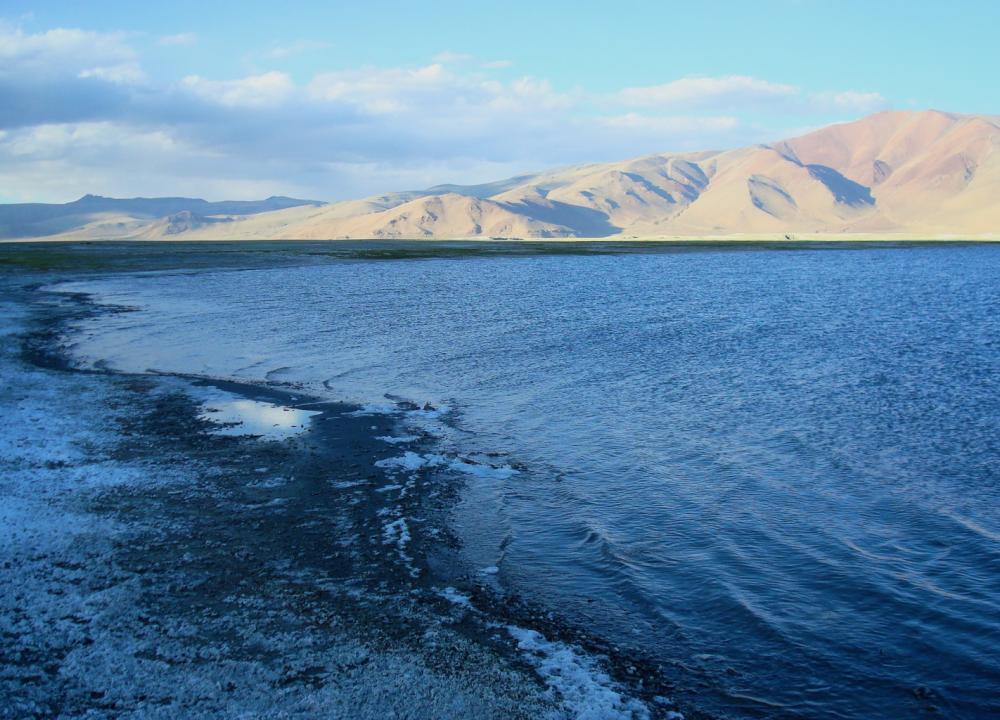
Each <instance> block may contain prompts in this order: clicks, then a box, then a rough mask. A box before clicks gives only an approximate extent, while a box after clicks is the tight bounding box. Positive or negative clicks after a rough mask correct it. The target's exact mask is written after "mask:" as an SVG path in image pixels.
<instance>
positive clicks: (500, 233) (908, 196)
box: [0, 110, 1000, 239]
mask: <svg viewBox="0 0 1000 720" xmlns="http://www.w3.org/2000/svg"><path fill="white" fill-rule="evenodd" d="M183 213H188V214H183ZM109 218H110V219H109ZM116 233H117V234H116ZM0 234H2V236H5V237H23V236H36V237H37V236H57V237H67V238H70V237H165V236H166V235H167V234H169V235H170V236H171V237H176V238H186V239H197V238H218V239H223V238H232V239H239V238H243V237H248V238H310V239H323V238H456V237H609V236H615V235H621V236H628V237H706V236H725V235H760V236H776V237H786V236H787V237H792V236H795V235H797V234H831V235H872V234H889V235H892V234H897V235H907V236H910V237H917V236H920V237H928V236H938V235H948V236H960V235H990V234H993V235H996V236H1000V118H998V117H997V116H989V115H963V114H958V113H948V112H944V111H941V110H885V111H882V112H878V113H875V114H873V115H870V116H868V117H865V118H861V119H859V120H855V121H852V122H846V123H838V124H834V125H829V126H826V127H822V128H819V129H816V130H813V131H811V132H808V133H805V134H802V135H799V136H797V137H793V138H790V139H787V140H782V141H780V142H775V143H769V144H760V145H752V146H748V147H744V148H737V149H733V150H727V151H722V152H715V151H705V152H682V153H658V154H654V155H647V156H643V157H638V158H631V159H629V160H623V161H620V162H611V163H590V164H586V165H578V166H573V167H565V168H559V169H556V170H550V171H546V172H540V173H532V174H524V175H519V176H516V177H512V178H508V179H506V180H499V181H496V182H491V183H480V184H476V185H451V184H444V185H437V186H434V187H431V188H428V189H425V190H415V191H407V192H389V193H383V194H379V195H376V196H373V197H369V198H365V199H361V200H351V201H345V202H338V203H332V204H329V205H324V204H323V203H318V202H315V201H307V200H296V199H294V198H286V197H283V196H271V197H269V198H267V199H266V200H261V201H228V202H221V203H210V202H207V201H205V200H197V199H185V198H133V199H131V200H120V199H114V198H106V197H101V196H99V195H85V196H84V197H83V198H81V199H80V200H78V201H76V202H74V203H67V204H66V205H8V206H0Z"/></svg>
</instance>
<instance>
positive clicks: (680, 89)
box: [613, 75, 886, 113]
mask: <svg viewBox="0 0 1000 720" xmlns="http://www.w3.org/2000/svg"><path fill="white" fill-rule="evenodd" d="M613 101H615V102H618V103H621V104H622V105H625V106H629V107H641V108H663V109H670V110H672V111H674V112H677V111H682V110H711V109H720V108H721V109H742V110H746V109H756V108H769V109H771V110H775V109H779V110H782V111H786V112H798V113H807V112H838V111H840V112H871V111H872V110H876V109H879V108H882V107H885V105H886V101H885V98H883V97H882V96H881V95H880V94H879V93H874V92H859V91H856V90H847V91H838V92H818V93H807V92H805V91H803V90H802V89H801V88H799V87H796V86H795V85H789V84H786V83H776V82H771V81H769V80H762V79H761V78H755V77H751V76H749V75H724V76H720V77H700V76H699V77H687V78H681V79H679V80H674V81H672V82H668V83H664V84H662V85H650V86H645V87H630V88H625V89H624V90H621V91H620V92H618V93H617V94H615V95H614V96H613Z"/></svg>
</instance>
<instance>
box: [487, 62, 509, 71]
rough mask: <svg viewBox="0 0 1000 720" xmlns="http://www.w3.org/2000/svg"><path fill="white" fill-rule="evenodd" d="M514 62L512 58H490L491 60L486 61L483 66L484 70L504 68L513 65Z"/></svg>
mask: <svg viewBox="0 0 1000 720" xmlns="http://www.w3.org/2000/svg"><path fill="white" fill-rule="evenodd" d="M513 64H514V62H513V61H512V60H490V61H489V62H484V63H483V64H482V67H483V69H484V70H502V69H504V68H509V67H511V66H512V65H513Z"/></svg>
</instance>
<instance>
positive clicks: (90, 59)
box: [0, 21, 138, 78]
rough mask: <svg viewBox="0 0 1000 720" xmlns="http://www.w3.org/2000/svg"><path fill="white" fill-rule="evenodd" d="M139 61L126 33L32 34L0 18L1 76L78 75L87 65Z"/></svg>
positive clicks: (63, 31) (65, 31)
mask: <svg viewBox="0 0 1000 720" xmlns="http://www.w3.org/2000/svg"><path fill="white" fill-rule="evenodd" d="M137 60H138V56H137V55H136V53H135V51H134V50H133V49H132V48H131V47H129V45H128V44H127V43H126V42H125V35H124V34H123V33H98V32H90V31H87V30H77V29H72V28H55V29H52V30H47V31H45V32H42V33H35V34H30V33H25V32H24V31H23V30H21V28H18V27H14V26H11V25H9V24H7V23H5V22H3V21H0V76H2V75H18V74H20V75H24V74H31V75H32V76H34V77H41V78H45V77H53V76H59V75H77V74H78V73H80V72H81V71H83V70H86V69H88V68H90V69H92V70H93V69H98V68H109V67H117V66H122V65H129V64H134V63H136V62H137Z"/></svg>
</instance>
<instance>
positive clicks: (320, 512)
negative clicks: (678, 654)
mask: <svg viewBox="0 0 1000 720" xmlns="http://www.w3.org/2000/svg"><path fill="white" fill-rule="evenodd" d="M25 284H26V285H27V283H25ZM40 292H41V291H40V289H39V285H38V284H35V285H34V286H33V287H31V288H29V289H28V290H27V291H25V294H26V295H27V296H30V297H33V298H34V299H35V302H33V303H32V302H31V301H30V299H28V300H25V302H28V303H29V306H30V307H29V311H31V312H34V313H38V312H39V306H38V303H37V299H38V298H39V293H40ZM53 294H54V293H53ZM107 311H114V309H110V308H98V307H96V306H94V305H93V304H92V303H91V302H90V300H89V298H88V297H87V296H85V295H80V294H77V295H71V296H64V298H63V300H59V301H58V302H57V303H56V304H55V305H50V306H49V307H47V308H44V309H42V310H41V315H40V316H38V315H36V317H35V318H33V319H32V321H31V323H32V324H33V325H34V327H33V329H32V331H31V332H29V333H28V335H27V336H25V337H24V338H23V341H24V344H23V347H22V348H21V349H20V351H19V357H20V359H21V362H24V363H26V364H28V365H29V366H31V367H33V368H34V370H33V371H32V372H39V373H43V374H52V375H53V377H60V378H61V379H63V380H66V379H68V380H69V381H70V382H72V383H78V384H80V385H82V386H84V387H92V386H106V388H107V389H109V390H110V395H111V400H112V402H113V404H116V405H117V406H119V407H124V408H127V410H126V412H125V415H124V416H123V417H122V418H119V419H116V420H115V423H116V425H117V431H116V428H111V430H112V435H113V439H112V440H111V441H110V442H111V447H110V448H109V449H108V450H106V451H104V452H103V453H99V457H97V458H89V459H87V460H86V462H85V464H86V463H97V465H98V466H99V465H100V463H102V462H107V461H108V458H112V459H115V460H118V461H126V462H131V463H136V464H138V465H139V466H142V467H147V466H148V467H152V468H154V471H155V468H158V467H160V466H162V465H166V466H170V467H177V466H179V467H182V468H187V469H188V470H190V471H192V472H193V474H192V476H191V477H189V478H187V480H186V481H185V482H184V483H181V487H171V486H169V485H166V486H164V485H160V484H158V483H153V484H151V485H148V486H144V485H143V484H141V483H140V484H138V485H136V484H127V485H126V486H124V487H119V488H116V489H115V490H114V491H112V492H110V493H107V494H105V493H103V492H100V493H97V494H96V495H95V496H93V497H88V498H87V499H86V500H85V503H84V504H85V505H88V506H89V510H88V512H91V513H93V514H95V515H98V516H101V517H112V518H114V519H115V520H116V521H117V522H120V523H123V524H124V526H125V528H126V532H127V534H128V535H130V536H132V537H131V540H130V541H129V542H128V543H127V544H125V545H123V546H118V547H116V549H115V550H114V552H113V554H114V563H113V564H114V565H115V568H116V572H118V573H120V574H121V575H122V576H123V577H127V578H128V579H127V582H130V583H140V584H145V585H152V586H153V587H154V588H155V587H160V588H170V589H171V591H170V592H167V593H166V594H164V595H162V596H160V597H153V595H156V593H152V594H148V593H147V594H143V596H142V601H141V603H139V604H144V605H147V606H148V607H146V609H145V610H144V611H143V612H138V613H137V615H136V617H137V618H138V617H146V618H148V619H150V620H151V621H152V622H153V623H154V624H157V623H161V621H162V622H168V621H169V622H176V623H179V624H180V625H181V626H184V627H188V628H189V629H190V626H192V625H193V626H194V627H195V628H197V633H196V635H197V636H198V637H199V638H200V640H199V643H197V644H200V645H205V644H207V645H208V646H209V647H210V648H214V649H213V650H212V651H211V652H213V653H219V652H222V653H223V654H225V652H226V651H225V649H224V648H223V646H222V645H220V643H221V642H222V638H224V637H225V638H230V637H231V636H232V633H233V632H234V627H232V626H231V625H230V622H231V621H230V616H233V617H236V616H240V615H242V616H244V619H248V620H250V621H251V622H254V623H261V622H262V623H264V624H268V623H273V622H275V618H276V617H278V616H281V618H282V619H281V621H280V623H279V624H281V625H289V624H290V625H291V626H293V627H297V628H298V630H297V631H296V632H298V633H299V634H303V633H304V635H303V637H304V638H307V639H310V640H309V642H312V643H316V642H318V643H320V644H325V645H327V646H328V651H329V652H331V653H333V654H337V653H342V652H346V651H347V650H345V648H348V649H349V651H350V652H351V653H357V652H362V650H358V647H362V648H363V649H364V648H367V650H364V651H366V652H370V651H374V652H375V655H376V656H378V657H379V658H381V659H382V660H384V661H386V662H388V659H392V658H396V656H397V655H398V654H399V653H401V652H402V653H403V655H404V656H405V658H406V659H407V660H406V661H407V662H408V663H410V665H408V666H407V667H410V666H411V665H412V667H411V670H413V668H416V669H415V670H413V671H414V672H417V671H419V672H423V671H425V670H426V671H428V672H431V673H432V675H433V677H434V678H437V680H433V679H432V680H426V681H418V682H417V685H419V684H420V682H430V683H431V684H433V683H434V682H439V683H445V685H441V686H440V688H439V689H440V691H441V692H443V693H444V695H447V694H448V692H449V691H448V690H446V689H444V688H445V686H446V685H447V683H448V682H452V681H455V682H456V685H455V686H454V687H453V688H452V690H453V691H454V692H456V693H458V692H472V693H473V695H474V696H475V698H478V700H476V703H483V707H482V709H481V710H479V711H477V714H483V713H484V712H485V714H487V716H493V713H499V714H498V715H497V716H502V717H507V716H509V717H517V716H524V717H532V716H535V715H536V713H537V712H540V711H541V710H542V708H544V707H547V708H548V710H550V711H555V712H557V713H558V712H565V713H566V714H567V715H572V712H571V708H570V705H571V704H572V703H573V702H576V703H579V702H597V703H604V705H603V707H604V709H606V710H608V711H609V712H612V711H613V713H614V714H612V715H610V716H611V717H623V718H624V717H650V718H670V717H677V716H678V715H677V714H676V713H677V709H676V706H675V705H674V704H673V703H671V702H669V701H667V700H666V697H667V695H666V694H667V693H669V692H672V691H673V689H674V688H673V686H672V685H671V684H670V683H669V681H668V680H667V679H666V678H665V676H664V673H663V668H662V667H658V666H655V665H653V664H651V663H648V662H645V661H643V660H642V659H641V658H635V657H629V656H626V655H624V654H622V653H618V652H617V651H616V648H614V647H613V646H612V645H610V644H609V643H605V642H603V641H601V640H600V639H599V638H592V637H588V636H587V635H586V634H585V633H583V632H581V631H579V630H578V629H574V628H573V627H572V626H571V625H569V624H567V623H565V622H563V621H561V620H559V619H557V618H554V617H551V616H550V615H549V614H547V613H546V612H544V611H543V610H542V609H539V608H535V607H533V606H532V605H531V604H530V603H529V602H526V601H524V600H523V599H520V598H516V597H512V596H509V595H505V594H503V593H502V592H497V591H495V590H492V589H490V588H489V587H488V586H487V585H485V584H484V583H482V582H477V581H476V579H475V577H474V576H472V575H471V574H469V573H465V574H463V573H462V571H461V570H460V569H458V567H457V555H456V553H457V542H458V541H457V538H454V537H453V536H450V534H449V530H448V527H447V512H448V509H449V507H450V506H451V503H452V502H454V498H455V497H457V494H458V493H460V492H461V483H462V480H461V479H460V478H453V479H452V480H451V481H450V482H445V483H442V477H441V474H440V473H435V472H431V471H430V470H431V469H424V470H420V469H418V470H416V471H415V472H413V473H409V474H408V476H407V478H406V485H408V486H409V487H406V489H405V490H404V488H403V487H401V486H400V482H399V481H400V478H399V475H398V473H394V472H392V471H391V470H390V469H388V468H391V467H392V465H391V464H388V465H387V464H385V461H386V460H387V459H392V458H395V457H398V456H399V454H400V452H403V451H407V450H408V449H409V450H410V451H419V452H427V451H428V450H429V449H431V448H430V446H429V445H428V443H429V442H432V441H429V440H428V439H427V438H417V439H415V440H414V441H411V442H410V443H403V444H397V443H387V442H385V441H384V440H380V438H384V437H387V436H388V437H392V436H393V435H398V434H400V429H401V428H400V426H401V423H402V421H403V417H404V415H405V408H400V411H399V412H397V413H392V414H364V413H363V412H360V411H361V410H362V409H361V408H358V407H356V406H353V405H348V404H344V403H337V402H329V401H325V400H322V399H320V398H313V397H310V396H306V395H304V394H303V393H301V392H299V391H297V390H296V388H295V386H293V385H287V384H282V383H268V384H256V383H245V382H238V381H231V380H224V379H208V378H199V377H191V376H178V375H155V374H140V375H130V374H126V373H118V372H114V371H110V370H106V369H95V370H80V369H78V368H74V367H73V366H72V363H70V362H69V360H68V357H67V356H66V354H65V348H62V347H59V346H58V345H57V341H58V338H59V337H60V336H61V331H62V328H63V326H64V323H65V321H66V320H67V319H68V318H70V317H81V316H82V314H84V313H93V312H107ZM39 323H40V324H39ZM190 386H196V387H197V386H200V387H206V386H207V387H210V388H214V389H215V390H218V391H221V392H224V393H229V394H231V395H233V396H235V397H239V398H243V399H245V400H250V401H256V402H266V403H271V404H273V405H276V406H278V407H289V408H305V407H307V406H308V408H309V410H311V411H315V412H317V413H318V414H316V415H314V416H313V417H312V418H310V422H309V429H308V430H307V431H306V432H302V433H300V434H298V435H296V436H294V437H292V438H290V439H288V440H285V441H283V442H280V443H278V442H267V441H263V440H259V439H257V438H254V437H252V436H242V435H236V436H223V435H217V434H214V433H213V432H211V431H212V426H211V425H212V424H211V422H210V421H208V420H205V419H204V415H203V413H202V414H199V406H198V403H197V401H196V400H195V398H194V397H193V396H192V394H191V393H190ZM57 411H58V410H57ZM70 415H72V413H70ZM70 420H72V418H70ZM289 469H291V472H289ZM332 475H335V476H336V478H335V479H334V478H332ZM401 490H404V491H403V492H400V491H401ZM163 518H167V519H168V520H169V521H168V522H166V523H165V524H164V522H163ZM404 518H406V519H417V518H419V519H421V521H420V522H415V521H411V522H409V524H408V525H406V524H404V525H402V526H398V525H397V528H398V527H405V528H406V534H405V541H403V536H402V533H396V534H395V535H394V536H393V537H389V535H388V532H389V531H388V530H387V528H388V527H389V526H392V525H394V524H395V523H397V522H398V521H399V520H402V519H404ZM137 528H139V529H137ZM143 528H144V529H143ZM179 528H186V530H185V531H184V532H179V531H178V530H179ZM192 530H195V531H192ZM144 537H145V538H147V539H145V540H143V538H144ZM111 540H112V542H113V544H116V543H115V542H114V540H113V538H111ZM16 559H17V558H16V550H15V560H16ZM77 561H78V559H77V560H73V561H72V562H74V563H76V562H77ZM234 561H235V562H234ZM432 565H433V566H437V567H433V566H432ZM81 567H82V568H83V570H84V572H89V571H92V568H88V566H87V563H83V564H82V565H81ZM42 569H44V568H42ZM98 574H100V573H98ZM446 577H447V581H448V582H449V584H447V585H445V578H446ZM178 587H179V588H181V590H180V591H177V590H176V589H174V588H178ZM268 587H270V588H271V590H270V591H267V592H264V593H263V595H262V594H261V593H262V591H263V589H264V588H268ZM60 591H61V592H66V589H65V588H61V589H60ZM234 596H235V597H242V598H243V599H244V602H243V605H242V606H241V605H240V603H237V604H236V605H233V600H232V598H233V597H234ZM273 598H279V599H280V603H279V606H277V607H276V606H274V602H273ZM247 600H249V601H250V602H249V607H251V608H255V609H254V610H253V611H251V612H250V615H249V617H247V616H246V607H247V604H246V601H247ZM288 606H294V607H295V608H296V610H295V611H294V612H292V614H291V615H288ZM201 613H207V617H200V616H199V615H200V614H201ZM126 615H127V613H126ZM83 621H84V622H85V623H89V622H90V619H88V618H83ZM123 622H124V626H123V630H124V631H125V632H126V633H128V632H135V633H147V626H148V624H149V621H143V620H136V621H135V623H133V624H131V625H130V623H129V622H128V621H123ZM136 623H137V624H136ZM316 623H319V625H317V624H316ZM319 628H322V629H319ZM333 628H337V631H335V632H334V631H332V629H333ZM504 628H506V629H507V632H506V633H505V632H503V630H504ZM515 631H516V632H515ZM428 633H431V634H432V637H433V638H434V640H433V641H432V642H431V643H430V644H428V642H427V637H428ZM153 634H154V635H155V634H156V633H155V632H154V633H153ZM249 640H253V642H259V638H250V639H249ZM226 642H227V643H228V642H231V640H227V641H226ZM252 644H253V643H252V642H249V641H248V639H245V642H244V643H243V644H242V645H241V648H242V649H241V651H240V652H241V653H242V655H240V658H239V662H241V663H244V664H245V663H248V662H249V663H251V664H254V663H256V664H260V663H264V665H265V666H266V665H267V664H268V662H267V661H266V660H262V659H261V657H263V656H259V655H255V652H254V651H253V649H252V648H251V645H252ZM184 645H185V643H181V646H182V647H177V648H175V651H176V653H178V654H179V657H183V655H184V653H185V652H188V651H187V650H184V649H183V646H184ZM87 647H90V646H87ZM446 648H447V649H446ZM68 652H70V653H73V652H84V653H85V652H87V651H86V649H84V648H80V647H77V646H73V647H69V648H68ZM428 653H430V655H428ZM237 654H238V655H239V654H240V653H237ZM270 654H273V653H272V651H269V652H268V653H265V655H270ZM547 654H549V655H553V654H554V655H555V656H560V657H562V658H563V659H564V660H566V658H569V660H568V661H569V662H571V664H572V663H575V666H574V667H570V668H568V670H570V671H573V672H576V673H577V674H578V675H581V676H585V677H587V678H588V679H587V683H590V685H589V686H578V687H568V688H567V687H563V688H560V687H559V685H558V683H559V682H564V680H563V679H562V678H559V677H554V676H552V675H551V674H548V675H547V674H546V672H548V671H546V670H545V667H546V665H545V663H544V662H543V660H544V658H545V657H546V655H547ZM230 660H232V658H230ZM174 662H175V664H176V665H177V666H178V667H180V666H183V665H184V663H183V661H182V660H177V659H176V658H175V661H174ZM308 662H309V663H314V662H317V658H315V657H311V658H309V660H308ZM372 662H373V661H372V660H371V659H369V660H367V661H366V662H365V663H363V664H364V665H366V666H367V665H370V664H371V663H372ZM303 663H305V665H304V667H303V668H301V671H302V672H301V673H300V676H296V678H295V679H292V680H290V681H289V682H290V683H291V685H292V686H296V687H298V686H300V685H301V686H302V687H304V688H306V689H305V690H300V693H304V696H308V695H309V694H310V692H312V694H313V695H316V694H317V693H321V691H322V693H326V694H329V693H331V692H333V690H331V688H335V686H336V687H339V686H338V683H341V684H342V683H343V682H345V679H344V678H341V677H340V675H339V674H338V671H336V670H333V671H331V670H330V668H329V667H326V666H324V667H326V669H325V670H322V671H320V670H317V669H316V668H315V667H314V665H309V664H308V663H307V662H306V661H305V660H303ZM470 667H472V668H474V669H473V670H471V671H470V670H469V668H470ZM469 672H471V673H472V674H471V676H469V675H468V673H469ZM347 675H348V676H350V675H351V673H350V672H348V673H347ZM144 677H145V676H144V675H143V673H142V672H139V676H138V679H133V680H131V681H130V682H131V683H133V684H136V683H139V684H142V682H143V680H142V678H144ZM378 678H382V675H381V674H379V675H378V676H377V678H376V680H377V679H378ZM449 678H450V680H449ZM456 678H458V679H457V681H456V680H455V679H456ZM463 678H464V679H463ZM350 679H351V677H348V678H347V680H350ZM355 679H356V678H355ZM146 680H147V681H148V678H147V679H146ZM371 682H372V678H370V677H367V678H365V679H364V680H363V681H362V682H361V683H360V685H364V684H365V683H369V684H370V683H371ZM392 682H396V680H394V679H389V683H390V684H391V683H392ZM310 686H314V690H312V691H310V690H308V688H309V687H310ZM404 686H408V684H407V683H405V682H404ZM22 689H23V688H22ZM409 690H410V691H412V690H413V687H410V688H409ZM87 692H89V693H90V696H89V697H90V700H87V699H86V696H84V697H83V700H81V702H82V707H84V708H87V707H91V708H92V709H99V708H100V707H101V703H104V702H105V701H106V698H107V696H108V689H106V688H102V689H91V690H88V691H87ZM395 692H400V688H396V689H395ZM95 693H100V695H99V696H98V695H95ZM477 693H478V694H477ZM587 693H589V694H590V696H587ZM43 694H44V693H43ZM574 695H575V696H576V697H574ZM171 697H173V696H171ZM437 697H438V699H441V698H443V696H437ZM400 698H401V699H403V701H404V702H405V706H406V707H412V706H413V705H414V703H417V705H418V706H419V704H420V702H421V700H422V699H423V698H421V697H414V696H412V693H410V696H409V698H408V699H407V691H406V687H404V688H403V692H402V694H401V695H400ZM475 698H473V699H475ZM133 701H134V699H133ZM395 701H396V700H395V699H386V700H385V702H386V703H388V705H387V707H388V706H391V705H392V703H393V702H395ZM120 703H126V704H127V701H126V700H121V701H120ZM123 707H124V706H122V705H120V706H119V707H118V710H120V709H123ZM140 707H148V705H147V704H146V703H145V701H140V702H139V705H137V706H136V707H135V708H134V709H135V710H138V709H139V708H140ZM434 707H437V708H438V709H437V710H432V707H431V706H430V705H428V706H427V712H428V716H432V715H433V714H435V713H440V712H441V708H440V706H437V705H435V706H434ZM105 709H107V708H105ZM385 710H386V707H380V710H379V712H383V711H385ZM213 712H214V710H213ZM685 712H686V717H688V718H689V720H692V719H695V718H702V717H706V716H704V715H702V714H701V713H699V712H697V711H696V710H691V709H687V708H685ZM334 716H336V713H334ZM417 716H420V715H417Z"/></svg>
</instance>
